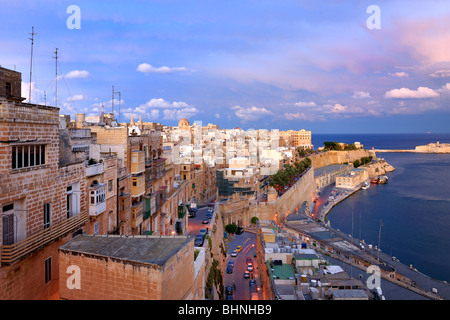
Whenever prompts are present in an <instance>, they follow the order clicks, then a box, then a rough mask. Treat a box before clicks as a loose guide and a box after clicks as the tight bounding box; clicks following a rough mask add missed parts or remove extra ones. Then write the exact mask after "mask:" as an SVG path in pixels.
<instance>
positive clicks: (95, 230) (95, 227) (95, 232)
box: [94, 222, 99, 234]
mask: <svg viewBox="0 0 450 320" xmlns="http://www.w3.org/2000/svg"><path fill="white" fill-rule="evenodd" d="M98 230H99V223H98V222H96V223H94V234H98Z"/></svg>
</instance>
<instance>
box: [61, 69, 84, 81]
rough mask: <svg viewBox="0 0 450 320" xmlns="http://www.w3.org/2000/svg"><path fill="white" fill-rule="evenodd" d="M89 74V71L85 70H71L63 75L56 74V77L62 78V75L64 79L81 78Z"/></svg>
mask: <svg viewBox="0 0 450 320" xmlns="http://www.w3.org/2000/svg"><path fill="white" fill-rule="evenodd" d="M89 75H90V74H89V72H88V71H86V70H73V71H70V72H69V73H67V74H65V75H62V76H58V79H62V78H63V77H64V78H65V79H82V78H87V77H89Z"/></svg>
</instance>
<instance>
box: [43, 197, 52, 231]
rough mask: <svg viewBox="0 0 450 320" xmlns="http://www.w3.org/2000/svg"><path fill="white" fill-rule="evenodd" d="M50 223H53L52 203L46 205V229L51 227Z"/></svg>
mask: <svg viewBox="0 0 450 320" xmlns="http://www.w3.org/2000/svg"><path fill="white" fill-rule="evenodd" d="M50 221H51V207H50V203H44V229H47V228H49V227H50Z"/></svg>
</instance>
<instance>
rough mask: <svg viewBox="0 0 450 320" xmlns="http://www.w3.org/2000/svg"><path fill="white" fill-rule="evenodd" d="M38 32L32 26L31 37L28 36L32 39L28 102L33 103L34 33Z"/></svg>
mask: <svg viewBox="0 0 450 320" xmlns="http://www.w3.org/2000/svg"><path fill="white" fill-rule="evenodd" d="M35 34H37V33H34V27H31V33H29V35H31V38H28V39H30V40H31V58H30V83H29V85H28V103H31V73H32V70H33V45H34V35H35Z"/></svg>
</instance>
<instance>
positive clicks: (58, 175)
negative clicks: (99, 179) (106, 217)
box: [0, 68, 88, 300]
mask: <svg viewBox="0 0 450 320" xmlns="http://www.w3.org/2000/svg"><path fill="white" fill-rule="evenodd" d="M0 71H1V72H0V87H1V88H2V89H4V88H5V87H6V91H0V92H3V93H0V214H1V219H0V258H1V260H0V299H8V300H10V299H16V300H17V299H43V300H44V299H57V298H58V297H59V283H58V281H57V278H58V276H57V275H58V265H59V262H58V261H59V260H58V247H59V246H61V245H62V244H64V243H65V242H67V241H68V240H70V239H71V238H72V236H73V235H74V234H76V233H80V232H81V228H82V226H83V225H84V223H85V222H86V221H87V218H88V212H87V205H86V201H85V196H84V195H85V192H86V191H85V190H86V186H85V164H84V160H85V159H84V153H81V152H76V151H72V150H71V149H66V146H65V145H64V144H63V143H61V140H60V136H59V134H60V132H59V124H60V119H59V109H58V108H55V107H49V106H42V105H36V104H28V103H23V102H21V101H22V100H23V98H20V96H21V91H20V83H21V74H20V73H19V72H14V71H11V70H6V69H3V68H0ZM61 150H65V154H66V156H65V157H61V154H62V152H61Z"/></svg>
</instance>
